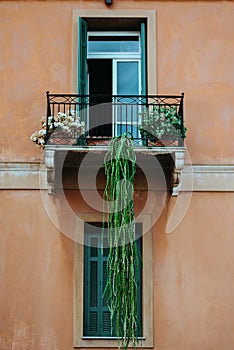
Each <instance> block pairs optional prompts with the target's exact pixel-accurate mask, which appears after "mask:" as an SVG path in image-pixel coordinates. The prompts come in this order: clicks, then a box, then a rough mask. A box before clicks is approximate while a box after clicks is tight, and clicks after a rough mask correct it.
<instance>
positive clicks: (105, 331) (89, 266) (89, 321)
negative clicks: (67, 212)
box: [83, 224, 142, 337]
mask: <svg viewBox="0 0 234 350" xmlns="http://www.w3.org/2000/svg"><path fill="white" fill-rule="evenodd" d="M97 231H98V232H97ZM141 233H142V225H141V224H137V225H136V234H137V236H138V237H140V238H139V239H137V240H136V244H137V249H138V252H139V254H140V255H141V256H142V239H141ZM101 242H102V234H101V229H100V228H99V229H97V227H96V228H95V227H93V228H92V227H91V226H90V225H87V227H86V226H85V246H84V329H83V333H84V336H98V337H102V336H103V337H108V336H115V332H114V331H113V334H111V320H110V312H109V309H108V307H107V302H106V299H105V298H103V292H104V289H105V286H106V280H107V258H108V249H107V248H104V249H101V248H99V247H100V246H101ZM138 273H139V275H138V295H137V305H138V320H139V328H138V331H137V335H138V336H141V335H142V331H141V324H142V266H141V265H140V266H139V269H138Z"/></svg>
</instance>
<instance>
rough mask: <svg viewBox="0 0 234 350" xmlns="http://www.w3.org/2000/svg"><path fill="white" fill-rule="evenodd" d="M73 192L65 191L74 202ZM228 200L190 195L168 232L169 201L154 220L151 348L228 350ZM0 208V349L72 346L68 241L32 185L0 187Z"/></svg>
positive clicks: (231, 285)
mask: <svg viewBox="0 0 234 350" xmlns="http://www.w3.org/2000/svg"><path fill="white" fill-rule="evenodd" d="M75 197H76V198H77V199H79V194H78V193H77V192H76V193H72V191H69V193H68V198H70V201H71V203H72V201H73V205H75V204H74V198H75ZM233 199H234V198H233V195H232V194H222V193H213V194H211V193H203V194H200V193H196V194H195V193H194V194H193V197H192V201H191V204H190V207H189V209H188V211H187V214H186V216H185V217H184V219H183V221H182V223H181V224H180V226H179V227H178V228H177V229H176V230H175V231H174V232H173V233H172V234H169V235H168V234H166V233H165V225H166V220H167V207H166V208H165V210H164V212H163V214H162V216H161V218H160V220H159V221H158V223H157V225H156V227H155V229H154V233H153V256H154V262H153V271H154V315H155V316H154V319H155V320H154V322H155V323H154V334H155V349H158V350H168V349H176V350H177V349H178V350H185V349H186V350H208V349H225V350H232V349H233V346H234V334H233V325H234V303H233V295H234V280H233V276H234V255H233V245H234V235H233V230H231V229H230V228H232V227H233V225H234V207H233ZM211 200H212V211H211V207H210V202H211ZM79 203H80V205H79V207H80V210H81V211H86V210H87V207H86V206H85V205H84V204H82V201H80V200H79ZM0 206H1V208H2V210H1V222H3V221H4V225H2V229H1V245H0V256H1V265H0V266H1V267H0V279H1V285H0V300H1V310H0V314H1V318H0V348H1V349H4V350H8V349H17V350H21V349H22V350H32V349H42V350H47V349H59V350H64V349H66V350H71V349H72V348H73V347H72V341H73V340H72V339H73V266H74V244H73V242H72V241H71V240H69V239H68V238H66V237H65V236H64V235H63V234H62V233H60V232H58V231H57V230H56V229H55V227H54V226H53V225H52V224H51V222H50V220H49V218H48V216H47V215H46V213H45V210H44V208H43V206H42V204H41V199H40V194H39V192H38V191H2V192H1V197H0ZM223 208H225V211H224V210H223ZM198 218H199V219H198ZM61 220H62V217H61Z"/></svg>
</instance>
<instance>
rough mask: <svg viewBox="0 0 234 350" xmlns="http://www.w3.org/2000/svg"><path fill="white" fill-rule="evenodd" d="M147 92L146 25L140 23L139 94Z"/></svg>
mask: <svg viewBox="0 0 234 350" xmlns="http://www.w3.org/2000/svg"><path fill="white" fill-rule="evenodd" d="M146 94H147V59H146V25H145V23H144V22H142V23H141V95H146Z"/></svg>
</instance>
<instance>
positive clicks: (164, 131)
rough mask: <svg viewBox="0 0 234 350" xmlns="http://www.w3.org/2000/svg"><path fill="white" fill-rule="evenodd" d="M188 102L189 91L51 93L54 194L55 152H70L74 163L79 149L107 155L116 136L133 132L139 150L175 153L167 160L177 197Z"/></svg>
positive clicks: (48, 150)
mask: <svg viewBox="0 0 234 350" xmlns="http://www.w3.org/2000/svg"><path fill="white" fill-rule="evenodd" d="M183 103H184V94H181V95H179V96H170V95H155V96H152V95H145V96H113V95H112V96H106V95H75V94H50V93H49V92H47V115H46V146H45V163H46V166H47V169H48V170H49V173H50V176H49V177H48V183H49V184H50V188H51V192H53V188H54V181H55V167H56V161H55V159H56V154H59V153H60V154H64V152H65V153H66V154H67V153H69V154H70V157H69V159H73V163H74V162H75V161H74V159H78V158H79V157H80V155H77V153H79V154H81V153H82V154H83V155H84V154H86V153H88V152H89V153H90V152H91V153H94V154H99V155H100V154H103V152H106V151H107V149H108V143H109V141H110V140H111V139H112V138H113V137H116V136H118V135H121V134H123V133H128V134H129V136H130V137H131V138H132V139H133V143H134V148H135V152H136V153H137V154H139V155H141V154H145V155H154V156H156V157H161V158H162V156H164V158H165V157H168V155H169V156H170V159H171V162H170V161H169V162H166V163H168V168H169V169H172V171H171V175H172V181H171V182H172V185H171V188H172V194H174V195H177V194H178V191H179V178H180V172H181V170H182V168H183V164H184V152H185V147H184V138H185V133H186V128H185V127H184V108H183ZM71 154H72V155H73V157H71ZM57 158H58V157H57ZM165 159H166V158H165ZM169 163H170V164H169ZM171 163H172V164H171ZM163 164H164V166H165V161H163ZM51 174H52V176H51Z"/></svg>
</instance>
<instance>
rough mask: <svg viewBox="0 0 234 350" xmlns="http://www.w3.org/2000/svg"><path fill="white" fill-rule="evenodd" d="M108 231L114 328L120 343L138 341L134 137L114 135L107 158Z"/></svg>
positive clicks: (125, 345)
mask: <svg viewBox="0 0 234 350" xmlns="http://www.w3.org/2000/svg"><path fill="white" fill-rule="evenodd" d="M104 168H105V174H106V187H105V191H104V199H105V203H107V212H108V220H107V230H108V244H109V248H110V249H109V255H108V265H107V266H108V276H107V283H106V288H105V291H104V295H105V297H106V299H107V303H108V306H109V309H110V312H111V322H112V329H113V328H115V333H116V335H117V337H118V339H119V346H121V347H122V348H123V349H127V348H128V346H129V342H130V341H131V342H132V344H133V346H136V344H137V341H138V339H137V329H138V330H139V322H138V315H137V276H138V267H139V259H140V257H139V253H138V251H137V246H136V242H135V216H134V200H133V194H134V187H133V181H134V175H135V172H136V155H135V152H134V146H133V141H132V139H131V138H130V137H129V136H128V135H126V134H124V135H121V136H119V137H116V138H113V139H112V140H111V141H110V144H109V151H108V152H107V154H106V156H105V159H104Z"/></svg>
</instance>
